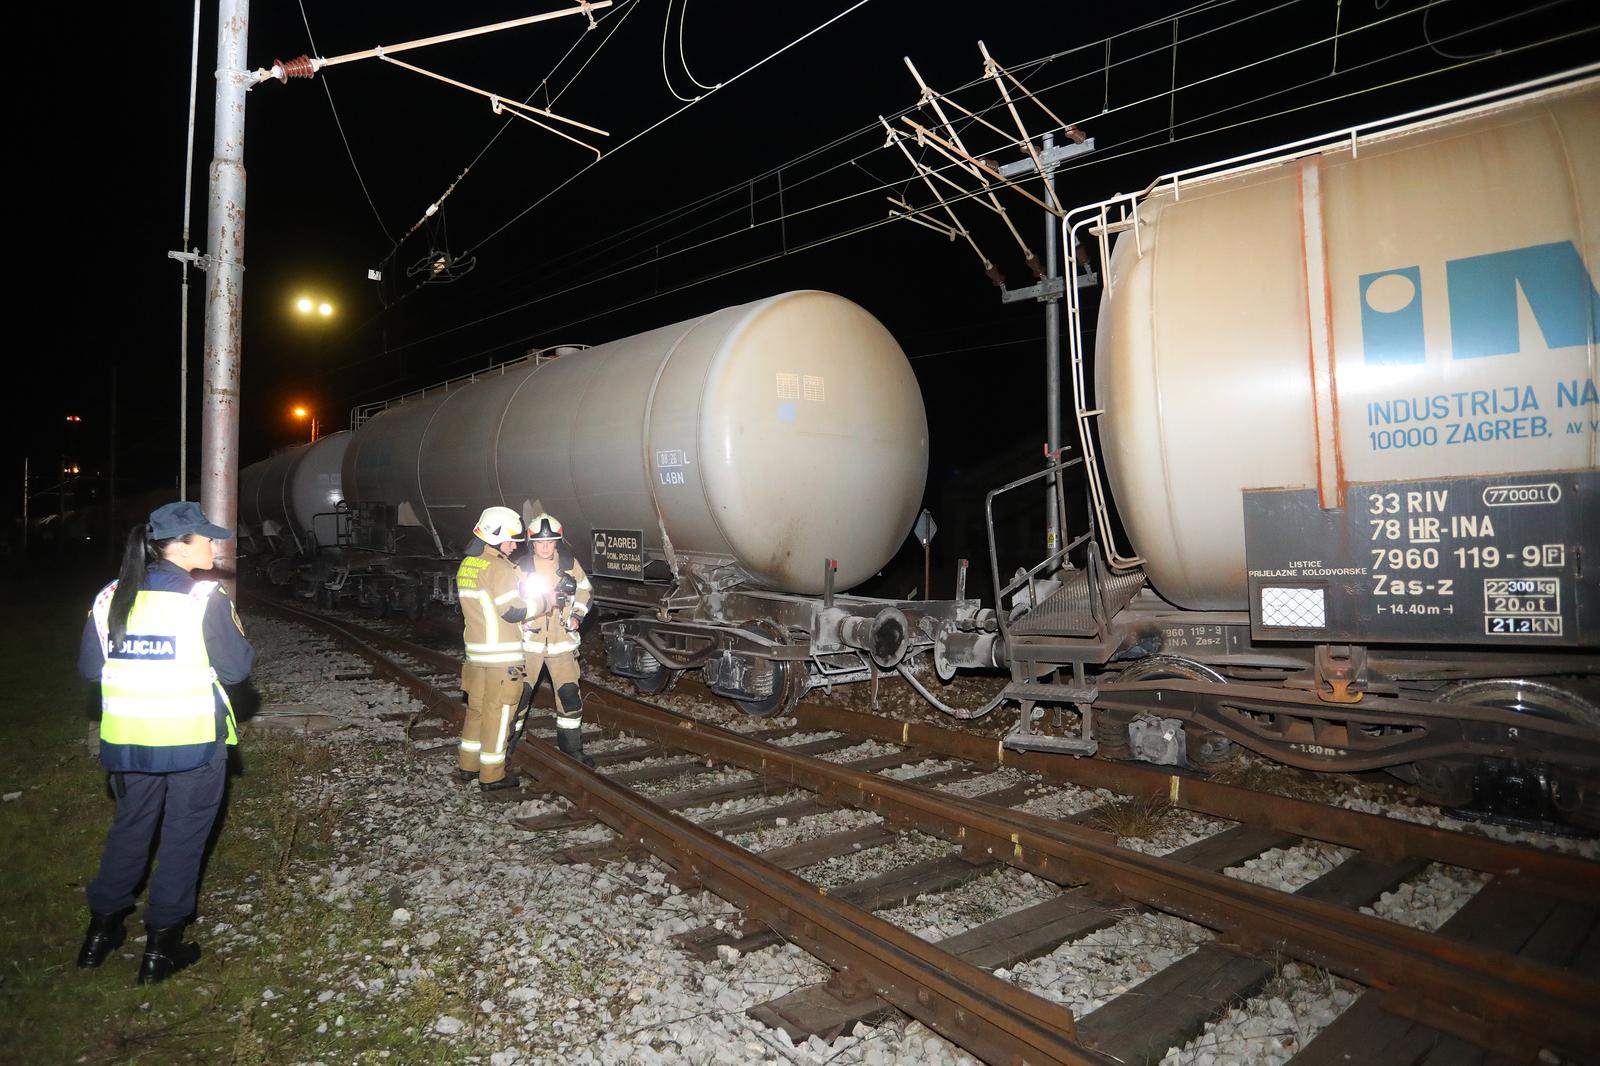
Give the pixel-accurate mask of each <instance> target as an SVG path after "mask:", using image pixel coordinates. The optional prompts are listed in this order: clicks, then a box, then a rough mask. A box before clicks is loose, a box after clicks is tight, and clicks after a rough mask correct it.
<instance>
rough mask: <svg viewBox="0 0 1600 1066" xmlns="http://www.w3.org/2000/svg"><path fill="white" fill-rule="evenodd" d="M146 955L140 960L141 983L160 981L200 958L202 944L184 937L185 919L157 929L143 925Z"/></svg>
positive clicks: (150, 983)
mask: <svg viewBox="0 0 1600 1066" xmlns="http://www.w3.org/2000/svg"><path fill="white" fill-rule="evenodd" d="M144 932H145V941H144V958H142V959H140V960H139V983H140V984H141V985H154V984H160V983H161V982H162V981H165V980H166V979H167V978H168V977H171V976H172V975H173V974H175V973H177V972H178V971H179V970H181V969H183V968H184V967H185V966H188V965H190V964H191V963H194V962H198V961H199V959H200V946H199V945H198V944H186V943H184V941H183V923H182V922H179V923H177V924H176V925H169V926H167V927H166V928H164V929H156V928H154V927H153V926H151V925H149V924H148V923H147V924H146V925H145V927H144Z"/></svg>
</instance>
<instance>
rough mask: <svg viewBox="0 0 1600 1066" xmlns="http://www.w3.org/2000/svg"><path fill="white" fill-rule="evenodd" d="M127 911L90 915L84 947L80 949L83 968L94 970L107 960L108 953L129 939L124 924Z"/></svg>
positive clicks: (84, 936)
mask: <svg viewBox="0 0 1600 1066" xmlns="http://www.w3.org/2000/svg"><path fill="white" fill-rule="evenodd" d="M125 913H126V912H125V911H118V912H117V913H116V914H94V913H91V914H90V915H89V929H88V931H87V932H85V933H84V934H83V947H81V948H79V949H78V965H79V966H80V967H81V968H83V969H85V970H92V969H94V968H95V967H96V966H99V965H100V964H101V963H102V962H105V961H106V956H107V955H110V954H111V953H112V952H113V951H115V950H117V948H118V946H120V945H121V943H122V942H123V941H124V940H126V939H128V930H127V929H126V928H124V927H123V924H122V918H123V915H124V914H125Z"/></svg>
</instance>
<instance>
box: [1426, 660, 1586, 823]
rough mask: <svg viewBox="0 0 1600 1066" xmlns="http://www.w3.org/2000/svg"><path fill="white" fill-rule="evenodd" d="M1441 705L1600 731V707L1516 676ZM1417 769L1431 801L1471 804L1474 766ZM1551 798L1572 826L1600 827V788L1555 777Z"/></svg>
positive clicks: (1472, 685) (1446, 696) (1471, 684)
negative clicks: (1497, 711) (1540, 719)
mask: <svg viewBox="0 0 1600 1066" xmlns="http://www.w3.org/2000/svg"><path fill="white" fill-rule="evenodd" d="M1438 702H1440V703H1447V704H1456V705H1458V706H1468V707H1489V708H1494V709H1496V710H1501V711H1511V712H1513V713H1514V714H1526V715H1531V716H1533V717H1535V718H1545V719H1549V720H1551V721H1557V722H1569V723H1571V724H1573V725H1581V726H1585V727H1587V728H1590V729H1600V707H1597V706H1595V704H1593V703H1591V702H1590V701H1588V700H1586V699H1584V698H1583V697H1581V696H1579V695H1578V694H1577V693H1575V692H1571V691H1569V690H1568V689H1565V688H1562V687H1561V686H1560V685H1554V684H1551V683H1550V682H1548V681H1534V680H1531V679H1528V678H1514V677H1498V678H1488V679H1485V680H1480V681H1463V682H1460V683H1459V684H1456V685H1452V686H1450V687H1449V688H1447V689H1445V690H1444V691H1443V692H1441V693H1440V694H1439V697H1438ZM1416 769H1417V784H1418V786H1419V788H1420V789H1421V791H1422V793H1423V795H1424V797H1425V798H1426V799H1428V800H1429V801H1430V802H1433V803H1437V804H1439V805H1440V806H1441V807H1459V806H1461V805H1462V804H1465V803H1469V802H1471V801H1472V799H1473V794H1474V788H1473V766H1472V764H1470V763H1462V762H1454V763H1443V762H1433V761H1429V762H1419V763H1417V764H1416ZM1549 799H1550V802H1551V803H1552V804H1553V805H1554V806H1555V808H1556V809H1558V810H1560V811H1561V812H1562V814H1563V815H1564V816H1565V817H1566V819H1567V821H1568V822H1569V823H1570V824H1572V825H1574V826H1577V827H1579V828H1582V829H1585V830H1588V831H1594V830H1595V829H1596V828H1600V783H1597V782H1594V781H1581V780H1572V779H1570V778H1565V777H1555V778H1553V779H1552V781H1551V783H1550V796H1549Z"/></svg>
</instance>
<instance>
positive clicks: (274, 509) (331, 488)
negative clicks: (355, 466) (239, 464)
mask: <svg viewBox="0 0 1600 1066" xmlns="http://www.w3.org/2000/svg"><path fill="white" fill-rule="evenodd" d="M350 439H351V435H350V433H349V432H348V431H341V432H338V433H329V434H327V435H326V436H323V437H320V438H318V439H317V440H315V441H313V442H311V443H310V444H308V445H302V446H299V447H295V448H285V449H283V450H282V451H279V452H278V453H276V454H275V455H273V456H271V457H269V458H267V459H265V460H263V461H261V462H259V463H252V464H251V465H249V466H247V467H245V468H244V469H243V470H241V471H240V472H239V534H240V539H241V541H242V542H243V544H244V547H245V550H246V551H248V552H250V553H251V554H252V555H254V556H257V557H258V558H266V559H278V560H282V561H281V562H279V564H278V569H279V570H280V571H282V572H281V573H279V574H277V575H275V583H281V582H282V581H284V580H287V579H288V574H289V572H291V571H292V568H293V567H294V565H295V564H294V562H293V560H294V559H295V558H297V557H303V556H308V555H314V554H315V553H316V551H317V549H318V547H319V546H333V545H336V544H337V543H338V540H339V532H340V528H341V524H342V522H341V520H342V513H341V512H342V511H343V508H344V492H343V488H342V483H343V475H342V467H343V464H344V454H345V450H346V449H347V448H348V447H349V446H350Z"/></svg>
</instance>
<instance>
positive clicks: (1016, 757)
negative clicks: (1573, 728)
mask: <svg viewBox="0 0 1600 1066" xmlns="http://www.w3.org/2000/svg"><path fill="white" fill-rule="evenodd" d="M250 599H251V600H252V602H258V603H262V604H263V605H268V606H270V605H273V603H274V601H263V600H260V599H258V598H257V597H254V596H251V597H250ZM290 610H293V611H295V612H296V617H297V618H298V617H321V616H320V615H315V614H309V615H304V616H302V615H301V614H299V613H298V612H299V609H298V608H292V607H291V608H290ZM339 624H340V625H341V627H342V628H343V629H344V630H345V631H346V632H348V633H350V634H353V635H355V636H356V637H359V638H361V639H364V640H368V641H370V642H373V643H377V644H381V645H383V646H385V647H388V648H391V649H392V650H395V651H397V652H400V653H402V654H405V655H409V656H411V657H412V658H415V659H420V660H422V661H425V662H430V663H434V664H437V665H439V666H440V667H441V668H443V669H455V668H456V667H458V666H459V665H460V657H459V656H457V655H454V654H451V653H445V652H441V651H437V650H435V649H432V648H427V647H424V646H422V645H419V644H415V643H412V642H411V641H408V640H405V639H404V638H401V637H395V636H391V635H390V634H387V633H383V632H380V631H378V630H374V629H369V628H367V627H366V626H362V625H357V624H352V623H339ZM584 684H585V685H586V686H591V687H594V688H595V689H596V690H597V691H599V692H612V691H614V690H612V689H610V688H608V687H607V686H604V685H595V684H594V683H593V682H587V681H586V682H584ZM794 714H795V718H796V720H797V721H798V722H800V724H802V725H803V726H805V727H807V728H810V729H817V730H823V729H826V730H833V731H835V732H840V733H847V734H850V735H853V736H862V737H870V738H872V739H875V740H881V741H886V742H888V743H893V744H900V745H903V746H907V747H911V746H915V747H919V748H923V749H925V750H927V751H929V752H932V753H934V754H936V755H944V756H948V757H951V758H958V759H964V760H967V761H969V762H973V763H977V764H979V765H983V766H1007V767H1011V768H1013V769H1017V770H1021V771H1024V772H1027V773H1035V774H1038V775H1040V776H1041V777H1042V778H1044V779H1045V780H1047V781H1050V782H1052V783H1056V784H1069V785H1076V786H1080V787H1084V788H1104V789H1109V790H1110V791H1113V792H1117V793H1119V794H1122V795H1125V796H1131V797H1134V798H1138V799H1147V800H1159V801H1164V802H1167V803H1171V804H1172V805H1173V806H1175V807H1181V808H1183V809H1185V810H1192V811H1195V812H1196V813H1199V814H1205V815H1210V816H1212V817H1215V818H1226V819H1228V820H1229V821H1234V822H1241V823H1244V824H1247V825H1257V826H1265V827H1269V828H1273V829H1279V830H1282V831H1284V832H1286V833H1293V834H1295V835H1296V836H1302V837H1308V838H1310V839H1313V840H1320V841H1323V842H1325V843H1329V844H1337V845H1340V846H1341V847H1348V848H1355V849H1357V850H1359V851H1363V852H1365V853H1367V854H1369V855H1372V856H1374V857H1377V858H1384V859H1396V858H1400V857H1402V856H1406V857H1413V858H1419V859H1427V860H1429V861H1430V862H1440V863H1445V864H1447V865H1450V866H1461V867H1464V868H1466V869H1471V870H1478V871H1481V872H1483V873H1489V874H1494V875H1496V876H1498V877H1509V878H1516V879H1517V881H1518V883H1522V884H1527V885H1528V887H1529V888H1531V889H1535V890H1537V891H1539V892H1543V893H1545V894H1547V895H1551V896H1555V897H1557V898H1558V899H1563V900H1566V901H1568V902H1571V903H1576V904H1579V905H1582V906H1585V907H1590V906H1594V904H1595V901H1596V900H1600V863H1596V862H1593V861H1590V860H1587V859H1582V858H1578V857H1576V856H1571V855H1563V854H1560V853H1558V852H1551V851H1543V850H1540V849H1537V848H1529V847H1523V846H1520V845H1516V844H1507V843H1504V842H1502V841H1498V840H1492V839H1490V838H1487V837H1483V836H1479V835H1476V834H1473V833H1463V832H1461V831H1459V830H1454V829H1440V828H1438V827H1436V826H1430V825H1424V824H1422V823H1419V822H1409V821H1404V820H1402V819H1398V818H1390V817H1387V816H1385V815H1380V814H1368V813H1366V812H1363V811H1354V810H1349V809H1346V808H1342V807H1330V806H1328V805H1326V804H1322V803H1315V802H1312V801H1309V800H1300V799H1294V798H1292V797H1289V796H1280V795H1276V794H1273V793H1269V792H1260V791H1256V790H1254V789H1249V788H1244V787H1241V786H1239V785H1228V784H1223V783H1220V782H1216V781H1211V780H1208V779H1206V778H1204V777H1198V776H1194V775H1191V774H1175V773H1171V772H1169V771H1164V770H1161V769H1157V768H1153V767H1150V766H1143V765H1139V764H1135V763H1126V762H1112V761H1108V760H1103V759H1063V758H1061V757H1060V756H1058V755H1051V754H1046V753H1040V752H1019V751H1012V750H1009V749H1006V748H1004V747H1002V746H1001V745H1000V744H999V742H998V741H996V740H994V739H992V738H988V737H982V736H977V735H975V734H972V733H967V732H963V731H961V730H956V729H949V728H946V727H944V726H938V725H933V724H930V723H922V722H908V721H905V720H903V719H894V718H884V717H881V716H878V715H869V714H862V713H860V712H857V711H847V710H843V709H840V708H832V707H821V706H817V705H814V704H805V703H802V704H800V705H798V706H797V707H796V708H795V711H794Z"/></svg>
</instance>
